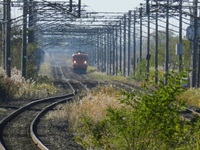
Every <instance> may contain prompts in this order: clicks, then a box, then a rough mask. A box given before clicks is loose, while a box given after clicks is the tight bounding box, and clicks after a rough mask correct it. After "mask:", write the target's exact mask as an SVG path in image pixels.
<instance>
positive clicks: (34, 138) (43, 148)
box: [30, 95, 74, 150]
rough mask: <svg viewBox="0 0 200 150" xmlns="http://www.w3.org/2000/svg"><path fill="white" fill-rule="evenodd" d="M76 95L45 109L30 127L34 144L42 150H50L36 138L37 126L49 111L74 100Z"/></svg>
mask: <svg viewBox="0 0 200 150" xmlns="http://www.w3.org/2000/svg"><path fill="white" fill-rule="evenodd" d="M73 96H74V95H72V96H69V97H67V98H64V99H62V100H60V101H58V102H54V103H52V104H51V105H49V106H47V107H45V108H44V109H43V110H42V111H41V112H40V113H39V114H38V115H37V116H36V117H35V118H34V119H33V121H32V123H31V125H30V135H31V138H32V140H33V141H34V143H35V144H36V145H37V146H38V147H39V148H40V149H41V150H48V148H47V147H46V146H45V145H44V144H43V143H42V142H41V140H40V139H39V137H37V136H36V126H37V123H38V122H39V120H40V118H41V117H42V116H44V115H45V113H46V112H47V111H49V109H51V108H53V107H54V106H55V105H58V104H60V103H64V102H66V101H70V100H72V98H73Z"/></svg>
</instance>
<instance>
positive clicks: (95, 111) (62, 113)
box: [47, 87, 121, 128]
mask: <svg viewBox="0 0 200 150" xmlns="http://www.w3.org/2000/svg"><path fill="white" fill-rule="evenodd" d="M119 93H120V91H118V90H116V89H114V88H113V87H98V88H97V89H94V90H92V91H90V92H88V93H87V94H86V95H85V97H83V98H82V99H81V100H78V99H77V100H75V101H74V102H72V103H70V104H66V105H63V106H62V107H60V108H59V111H56V112H52V113H50V114H49V115H48V117H47V118H48V119H54V118H66V119H67V120H68V121H69V125H70V127H71V128H72V127H73V128H77V127H78V126H80V125H81V118H82V117H83V116H87V117H90V118H91V119H93V120H94V121H96V122H97V121H99V120H102V119H103V118H104V117H105V114H106V109H107V108H108V106H110V107H114V108H119V107H121V104H120V103H119V102H118V101H117V100H116V99H117V98H118V96H119Z"/></svg>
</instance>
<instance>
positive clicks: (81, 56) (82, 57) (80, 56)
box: [73, 55, 87, 60]
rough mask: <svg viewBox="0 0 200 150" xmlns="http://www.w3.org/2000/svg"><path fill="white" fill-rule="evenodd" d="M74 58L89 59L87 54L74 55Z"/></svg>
mask: <svg viewBox="0 0 200 150" xmlns="http://www.w3.org/2000/svg"><path fill="white" fill-rule="evenodd" d="M73 58H74V59H76V60H87V56H83V55H74V57H73Z"/></svg>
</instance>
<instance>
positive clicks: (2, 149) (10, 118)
mask: <svg viewBox="0 0 200 150" xmlns="http://www.w3.org/2000/svg"><path fill="white" fill-rule="evenodd" d="M74 95H75V92H73V93H71V94H67V95H62V96H56V97H49V98H44V99H40V100H35V101H33V102H30V103H28V104H26V105H25V106H23V107H20V108H19V109H17V110H16V111H14V112H12V113H11V114H10V115H8V116H7V117H5V118H4V119H3V120H1V122H0V129H1V130H0V134H1V135H2V132H3V128H4V126H5V124H7V122H9V121H10V120H12V119H13V118H15V117H16V116H17V115H19V114H20V113H22V112H23V111H25V110H26V109H28V108H30V107H32V106H34V105H36V104H39V103H41V102H47V101H52V100H55V99H63V98H68V97H69V96H74ZM0 149H1V150H6V148H5V145H4V144H3V142H2V136H1V137H0Z"/></svg>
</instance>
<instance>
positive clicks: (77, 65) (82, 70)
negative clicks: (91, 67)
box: [72, 51, 88, 74]
mask: <svg viewBox="0 0 200 150" xmlns="http://www.w3.org/2000/svg"><path fill="white" fill-rule="evenodd" d="M87 67H88V55H87V54H85V53H84V52H81V51H78V52H76V54H73V55H72V68H73V71H74V72H75V73H78V74H86V72H87Z"/></svg>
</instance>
